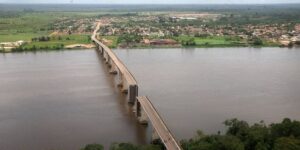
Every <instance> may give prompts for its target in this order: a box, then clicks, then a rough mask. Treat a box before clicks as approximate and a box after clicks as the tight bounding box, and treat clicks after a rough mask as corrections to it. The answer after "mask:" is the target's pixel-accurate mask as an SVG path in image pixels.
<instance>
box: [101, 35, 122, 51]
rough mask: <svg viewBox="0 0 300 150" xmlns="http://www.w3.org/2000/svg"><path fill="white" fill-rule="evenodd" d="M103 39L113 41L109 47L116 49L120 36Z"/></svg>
mask: <svg viewBox="0 0 300 150" xmlns="http://www.w3.org/2000/svg"><path fill="white" fill-rule="evenodd" d="M101 38H105V39H107V40H110V41H112V44H111V45H108V46H109V47H110V48H116V47H117V46H118V38H119V37H118V36H101Z"/></svg>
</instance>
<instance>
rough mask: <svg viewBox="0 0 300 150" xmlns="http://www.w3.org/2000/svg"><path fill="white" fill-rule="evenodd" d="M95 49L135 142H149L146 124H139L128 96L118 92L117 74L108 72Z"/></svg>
mask: <svg viewBox="0 0 300 150" xmlns="http://www.w3.org/2000/svg"><path fill="white" fill-rule="evenodd" d="M95 51H96V54H97V57H98V60H99V64H100V65H102V66H103V68H104V72H105V73H106V75H107V80H108V81H109V82H108V84H109V85H110V86H111V88H112V89H113V90H114V92H115V94H116V95H117V100H118V106H119V112H120V113H121V114H122V115H124V116H126V118H127V119H126V120H124V121H126V123H127V124H130V126H131V127H132V130H133V131H135V135H136V141H137V144H147V143H149V142H150V137H149V135H150V134H149V129H148V128H147V126H144V125H140V124H139V123H138V120H137V119H136V117H135V113H134V111H133V106H132V105H130V104H129V103H128V100H127V99H128V96H127V95H126V94H123V93H122V92H120V88H119V87H118V86H117V84H118V81H119V80H118V78H117V75H111V74H110V73H109V67H108V66H107V65H106V64H105V62H104V59H103V58H102V57H101V54H100V52H98V51H97V50H95ZM116 142H118V141H116Z"/></svg>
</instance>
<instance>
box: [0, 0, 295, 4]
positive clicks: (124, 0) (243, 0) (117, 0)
mask: <svg viewBox="0 0 300 150" xmlns="http://www.w3.org/2000/svg"><path fill="white" fill-rule="evenodd" d="M72 1H73V3H75V4H76V3H78V4H82V3H93V4H95V3H98V4H249V3H250V4H267V3H272V4H274V3H300V0H148V1H146V0H0V3H71V2H72Z"/></svg>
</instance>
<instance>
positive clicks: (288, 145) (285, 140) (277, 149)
mask: <svg viewBox="0 0 300 150" xmlns="http://www.w3.org/2000/svg"><path fill="white" fill-rule="evenodd" d="M299 149H300V140H299V139H296V138H293V137H282V138H279V139H277V140H276V141H275V145H274V150H299Z"/></svg>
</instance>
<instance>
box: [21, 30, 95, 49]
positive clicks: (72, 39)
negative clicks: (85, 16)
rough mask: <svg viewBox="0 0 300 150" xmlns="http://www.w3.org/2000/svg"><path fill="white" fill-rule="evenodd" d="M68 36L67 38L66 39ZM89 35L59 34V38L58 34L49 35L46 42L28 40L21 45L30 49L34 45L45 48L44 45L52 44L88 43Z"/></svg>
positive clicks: (52, 45) (51, 45)
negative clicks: (48, 39) (49, 37)
mask: <svg viewBox="0 0 300 150" xmlns="http://www.w3.org/2000/svg"><path fill="white" fill-rule="evenodd" d="M67 38H68V39H67ZM89 38H90V35H78V34H77V35H64V36H61V40H59V39H58V36H55V37H51V40H50V41H46V42H30V43H28V44H26V45H25V46H23V48H27V49H30V48H32V47H33V46H35V47H36V48H38V49H45V48H46V47H48V48H51V47H54V46H58V45H59V46H61V45H64V46H67V45H72V44H90V43H91V41H90V40H89Z"/></svg>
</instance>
